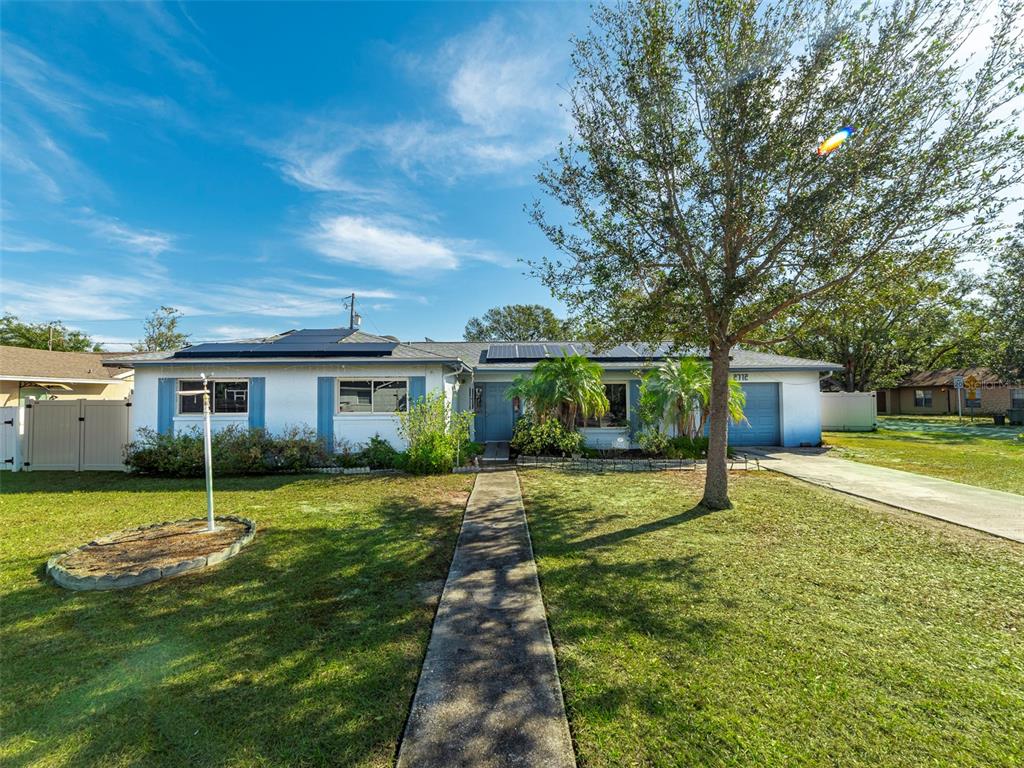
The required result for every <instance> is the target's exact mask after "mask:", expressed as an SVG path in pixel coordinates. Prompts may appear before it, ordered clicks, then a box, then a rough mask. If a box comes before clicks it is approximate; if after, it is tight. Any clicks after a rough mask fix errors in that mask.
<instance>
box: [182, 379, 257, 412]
mask: <svg viewBox="0 0 1024 768" xmlns="http://www.w3.org/2000/svg"><path fill="white" fill-rule="evenodd" d="M209 381H210V384H211V385H212V386H213V398H212V399H211V403H210V406H211V408H212V410H211V413H248V412H249V382H248V381H246V380H244V379H242V380H239V381H226V380H220V379H212V380H209ZM202 388H203V381H202V379H178V392H196V391H199V390H201V389H202ZM202 412H203V396H202V395H181V394H179V395H178V413H180V414H192V413H202Z"/></svg>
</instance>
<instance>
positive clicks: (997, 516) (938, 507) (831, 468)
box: [744, 448, 1024, 542]
mask: <svg viewBox="0 0 1024 768" xmlns="http://www.w3.org/2000/svg"><path fill="white" fill-rule="evenodd" d="M744 452H745V453H747V454H749V455H750V456H751V457H756V458H757V459H758V460H759V461H760V462H761V466H762V467H763V468H764V469H771V470H774V471H776V472H781V473H782V474H784V475H789V476H790V477H796V478H798V479H800V480H804V481H806V482H808V483H814V484H815V485H820V486H823V487H825V488H831V489H833V490H836V491H840V492H842V493H848V494H850V495H851V496H859V497H861V498H864V499H871V500H872V501H877V502H881V503H882V504H888V505H889V506H891V507H897V508H899V509H905V510H908V511H910V512H917V513H919V514H922V515H927V516H928V517H934V518H938V519H939V520H945V521H947V522H950V523H956V524H957V525H963V526H966V527H967V528H973V529H975V530H977V531H984V532H985V533H990V534H992V535H993V536H1001V537H1002V538H1004V539H1012V540H1013V541H1019V542H1024V496H1018V495H1017V494H1015V493H1006V492H1004V491H992V490H989V489H987V488H977V487H975V486H973V485H964V484H963V483H954V482H952V481H950V480H941V479H939V478H937V477H927V476H926V475H918V474H914V473H913V472H902V471H900V470H898V469H888V468H886V467H875V466H872V465H870V464H861V463H859V462H856V461H848V460H846V459H839V458H833V457H832V456H828V455H827V454H826V453H825V452H824V451H822V450H820V449H809V450H786V449H777V450H776V449H771V448H766V449H765V448H762V449H747V450H745V451H744Z"/></svg>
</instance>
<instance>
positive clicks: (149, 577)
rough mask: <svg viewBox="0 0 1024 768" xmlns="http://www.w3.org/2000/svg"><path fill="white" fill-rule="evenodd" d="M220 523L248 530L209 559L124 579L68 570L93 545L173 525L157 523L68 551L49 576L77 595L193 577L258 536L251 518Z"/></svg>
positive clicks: (48, 565)
mask: <svg viewBox="0 0 1024 768" xmlns="http://www.w3.org/2000/svg"><path fill="white" fill-rule="evenodd" d="M205 519H206V518H189V519H188V520H176V521H175V522H177V523H189V522H194V521H196V520H202V521H205ZM215 519H216V520H230V521H232V522H235V523H241V524H242V525H243V526H245V532H244V533H243V534H242V535H241V536H240V537H239V538H238V539H237V540H235V541H234V542H233V543H232V544H230V545H229V546H227V547H224V548H223V549H220V550H217V551H216V552H211V553H209V554H207V555H200V556H199V557H194V558H192V559H191V560H182V561H181V562H179V563H175V564H174V565H170V566H167V567H166V568H156V567H152V568H143V569H142V570H141V571H139V572H138V573H122V574H120V575H117V576H115V575H113V574H106V575H103V576H76V575H75V574H74V573H72V572H71V571H69V570H68V569H67V568H65V567H64V565H63V561H64V560H65V559H67V558H68V557H70V556H71V555H73V554H75V553H77V552H80V551H81V550H82V549H84V548H85V547H88V546H90V545H91V544H97V543H98V544H103V543H105V542H111V541H115V540H116V539H117V537H119V536H123V535H125V534H126V533H132V532H134V531H145V530H149V529H151V528H160V527H161V526H164V525H171V524H172V523H170V522H167V521H165V522H162V523H154V524H152V525H140V526H139V527H138V528H130V529H127V530H124V531H117V532H116V533H111V534H108V535H106V536H101V537H100V538H98V539H94V540H93V541H91V542H89V544H83V545H82V546H80V547H75V548H74V549H71V550H68V551H67V552H64V553H63V554H60V555H55V556H53V557H51V558H50V559H49V561H47V563H46V573H47V575H49V576H50V577H51V578H52V579H53V580H54V581H55V582H56V583H57V584H59V585H60V586H62V587H64V588H65V589H72V590H76V591H85V590H97V591H98V590H106V589H125V588H127V587H138V586H141V585H143V584H149V583H150V582H153V581H157V580H158V579H169V578H171V577H172V576H180V575H181V574H183V573H191V572H192V571H198V570H201V569H203V568H209V567H210V566H213V565H217V564H218V563H222V562H224V561H225V560H227V559H228V558H230V557H234V556H235V555H237V554H238V552H239V551H240V550H241V549H242V547H244V546H245V545H246V544H248V543H249V542H250V541H252V540H253V537H254V536H255V535H256V523H255V522H253V521H252V520H250V519H249V518H247V517H237V516H235V515H218V516H217V517H216V518H215Z"/></svg>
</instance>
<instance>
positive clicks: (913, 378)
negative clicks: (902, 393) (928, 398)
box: [899, 368, 1004, 387]
mask: <svg viewBox="0 0 1024 768" xmlns="http://www.w3.org/2000/svg"><path fill="white" fill-rule="evenodd" d="M954 376H963V377H964V378H965V379H967V378H970V377H971V376H974V377H975V378H976V379H977V380H978V382H979V383H980V384H981V386H983V387H991V386H999V385H1003V384H1004V382H1002V381H1001V380H1000V379H999V377H998V376H996V375H995V374H994V373H993V372H992V371H991V370H989V369H988V368H940V369H938V370H936V371H917V372H916V373H912V374H910V375H909V376H907V377H906V378H905V379H904V380H903V381H901V382H900V383H899V386H901V387H952V386H953V377H954Z"/></svg>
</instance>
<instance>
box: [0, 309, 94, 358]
mask: <svg viewBox="0 0 1024 768" xmlns="http://www.w3.org/2000/svg"><path fill="white" fill-rule="evenodd" d="M0 344H6V345H8V346H11V347H30V348H32V349H48V350H52V351H54V352H100V351H101V350H102V347H101V346H100V345H99V344H97V343H96V342H95V341H93V340H92V338H91V337H90V336H89V334H87V333H84V332H82V331H78V330H73V329H71V328H68V327H67V326H66V325H64V323H62V322H60V321H59V320H57V321H54V322H52V323H26V322H23V321H21V320H19V319H18V318H17V317H16V316H15V315H12V314H5V315H3V316H2V317H0Z"/></svg>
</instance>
